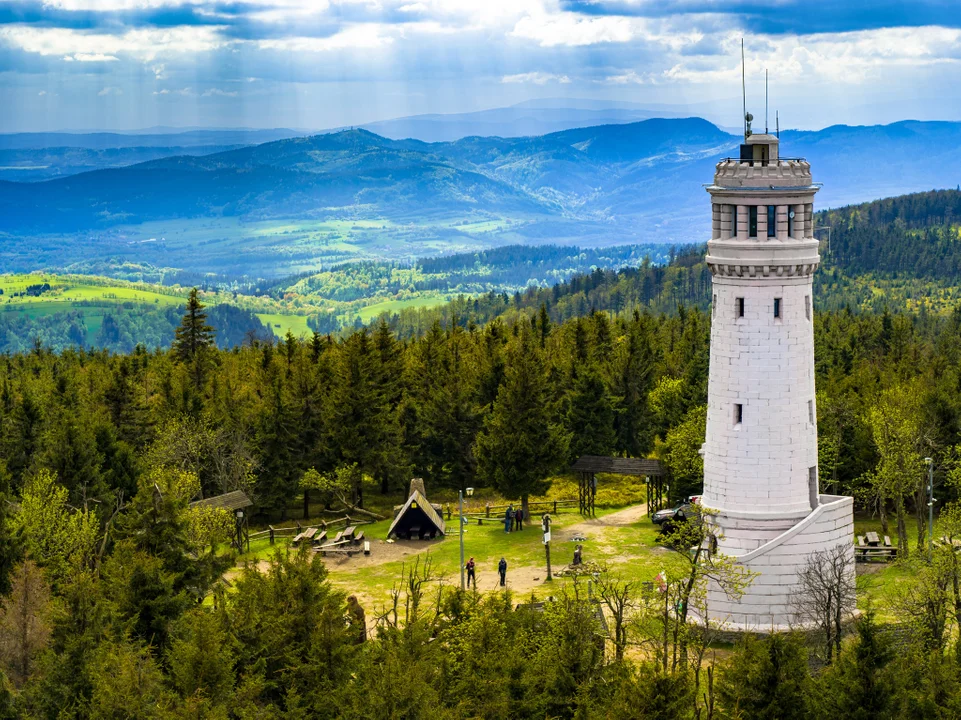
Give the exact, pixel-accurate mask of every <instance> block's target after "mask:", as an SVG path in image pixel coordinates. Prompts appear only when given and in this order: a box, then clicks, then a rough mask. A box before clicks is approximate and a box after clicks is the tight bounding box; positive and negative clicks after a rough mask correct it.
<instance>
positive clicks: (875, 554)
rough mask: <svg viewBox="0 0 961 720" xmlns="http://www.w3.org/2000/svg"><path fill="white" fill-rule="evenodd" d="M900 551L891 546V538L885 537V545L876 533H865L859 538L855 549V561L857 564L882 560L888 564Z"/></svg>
mask: <svg viewBox="0 0 961 720" xmlns="http://www.w3.org/2000/svg"><path fill="white" fill-rule="evenodd" d="M897 554H898V550H897V548H896V547H894V546H893V545H891V538H890V537H888V536H887V535H885V536H884V544H883V545H882V544H881V538H880V536H879V535H878V534H877V533H876V532H869V533H865V534H864V535H858V536H857V545H856V546H855V548H854V559H855V561H857V562H868V561H870V560H881V561H882V562H886V561H888V560H893V559H894V558H895V557H897Z"/></svg>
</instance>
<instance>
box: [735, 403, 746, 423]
mask: <svg viewBox="0 0 961 720" xmlns="http://www.w3.org/2000/svg"><path fill="white" fill-rule="evenodd" d="M743 419H744V406H743V405H742V404H741V403H735V404H734V424H735V425H740V424H741V421H742V420H743Z"/></svg>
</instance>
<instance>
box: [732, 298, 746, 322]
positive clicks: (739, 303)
mask: <svg viewBox="0 0 961 720" xmlns="http://www.w3.org/2000/svg"><path fill="white" fill-rule="evenodd" d="M734 314H735V315H736V316H737V317H739V318H742V317H744V298H736V299H735V301H734Z"/></svg>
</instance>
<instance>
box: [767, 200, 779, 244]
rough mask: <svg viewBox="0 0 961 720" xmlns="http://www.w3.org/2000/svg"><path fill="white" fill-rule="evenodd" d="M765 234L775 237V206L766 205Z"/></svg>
mask: <svg viewBox="0 0 961 720" xmlns="http://www.w3.org/2000/svg"><path fill="white" fill-rule="evenodd" d="M767 236H768V237H777V206H776V205H768V206H767Z"/></svg>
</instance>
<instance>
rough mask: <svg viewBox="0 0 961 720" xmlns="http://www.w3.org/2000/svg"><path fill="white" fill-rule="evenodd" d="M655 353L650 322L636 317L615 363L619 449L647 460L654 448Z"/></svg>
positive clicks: (616, 426) (628, 454)
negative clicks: (650, 402) (651, 395)
mask: <svg viewBox="0 0 961 720" xmlns="http://www.w3.org/2000/svg"><path fill="white" fill-rule="evenodd" d="M653 355H654V353H653V350H652V348H651V336H650V330H649V328H648V326H647V323H646V322H644V323H642V320H641V317H640V315H639V314H638V313H635V314H634V320H633V322H631V324H630V326H629V327H628V331H627V341H626V342H625V343H623V348H622V349H620V354H619V355H618V357H617V358H616V360H615V367H616V370H615V374H614V388H613V389H614V393H615V394H616V396H617V400H618V402H617V417H616V420H615V424H614V425H615V431H616V432H617V450H618V452H622V453H624V454H625V455H627V456H628V457H644V456H645V455H646V454H647V452H648V451H649V450H650V449H651V432H652V427H651V426H652V422H651V412H650V407H649V406H648V402H647V396H648V393H649V392H650V390H651V386H652V384H653V377H654V357H653Z"/></svg>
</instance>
